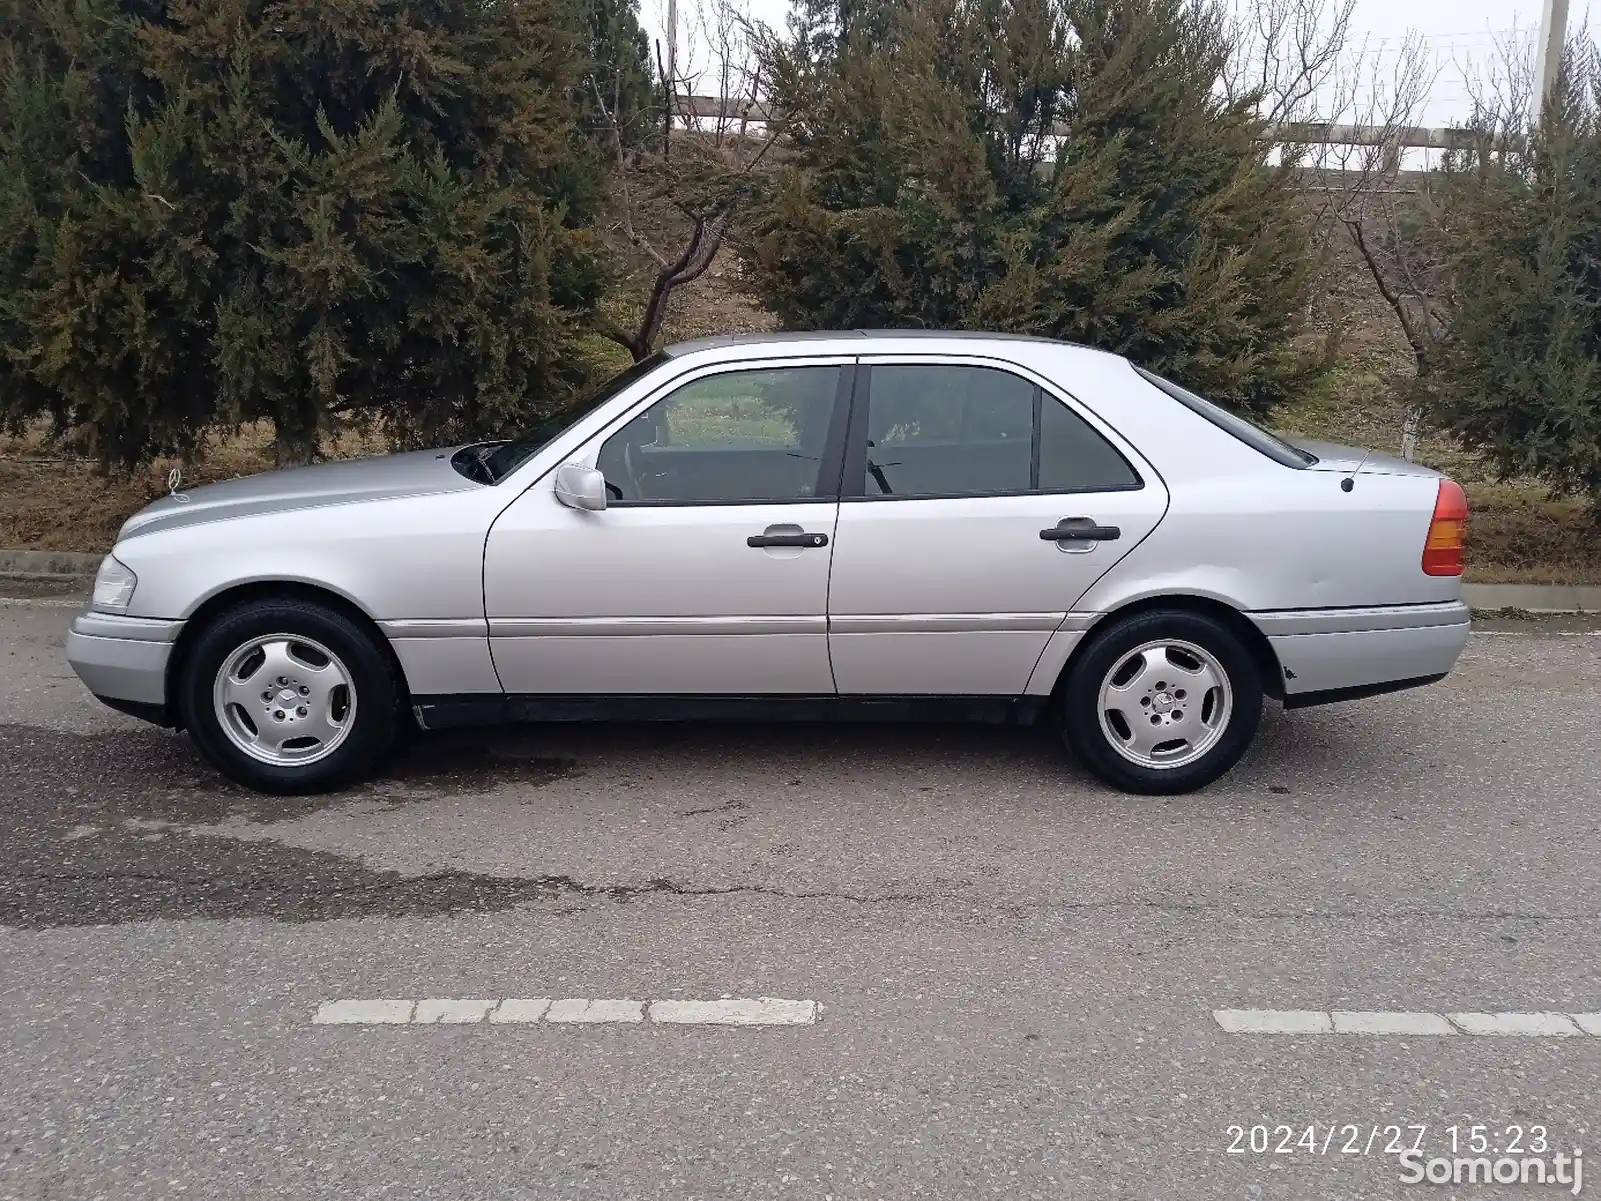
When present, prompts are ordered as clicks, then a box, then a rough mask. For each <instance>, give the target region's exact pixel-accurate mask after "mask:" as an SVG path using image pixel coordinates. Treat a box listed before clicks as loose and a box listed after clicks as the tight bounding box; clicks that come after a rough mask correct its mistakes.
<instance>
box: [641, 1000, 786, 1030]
mask: <svg viewBox="0 0 1601 1201" xmlns="http://www.w3.org/2000/svg"><path fill="white" fill-rule="evenodd" d="M650 1020H651V1021H653V1022H671V1023H674V1024H675V1025H681V1026H810V1025H811V1024H812V1023H813V1022H815V1021H816V1020H817V1003H816V1002H815V1001H784V1000H780V999H779V998H778V997H739V998H737V999H734V1000H727V1001H652V1002H651V1003H650Z"/></svg>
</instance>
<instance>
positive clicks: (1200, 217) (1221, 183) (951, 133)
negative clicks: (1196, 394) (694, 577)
mask: <svg viewBox="0 0 1601 1201" xmlns="http://www.w3.org/2000/svg"><path fill="white" fill-rule="evenodd" d="M1228 54H1229V47H1228V45H1227V39H1226V37H1225V36H1224V33H1223V27H1222V23H1221V20H1220V18H1219V16H1218V14H1217V12H1216V11H1215V10H1213V9H1211V8H1208V7H1206V6H1204V5H1198V4H1195V3H1193V2H1191V0H838V3H837V4H830V3H829V0H809V3H808V4H807V5H806V6H804V7H803V9H802V10H801V11H800V12H799V13H798V14H797V17H796V19H795V20H794V21H792V23H791V26H790V36H789V37H787V38H785V39H782V40H779V41H776V42H770V43H769V44H768V45H767V47H766V53H765V57H766V59H767V62H766V69H767V70H766V73H767V77H768V79H769V81H770V84H771V87H772V90H773V93H774V101H775V108H776V109H777V110H778V111H779V112H780V113H782V114H784V128H785V131H786V132H787V133H788V134H789V135H790V136H791V138H792V139H793V147H794V153H793V155H792V156H791V158H790V159H789V162H788V170H786V171H785V172H784V173H783V174H782V176H781V178H780V179H779V180H778V181H777V183H776V185H775V187H774V189H773V191H772V194H771V195H770V197H769V199H768V202H767V204H766V207H765V210H764V212H763V213H762V215H761V217H760V219H759V220H758V221H757V222H756V228H755V231H754V239H753V242H754V256H753V257H754V260H755V267H756V277H757V281H756V282H757V287H758V289H759V291H760V293H761V295H762V296H763V298H764V300H765V301H766V303H767V304H768V305H769V307H771V308H773V309H774V310H776V311H777V312H778V313H779V314H780V316H781V317H782V318H783V319H784V321H785V322H786V323H788V324H790V325H794V326H826V327H843V328H851V327H859V326H882V327H929V328H984V329H991V330H1001V331H1011V332H1022V333H1031V334H1041V335H1046V336H1050V337H1055V338H1061V339H1066V340H1071V341H1078V342H1084V343H1088V344H1091V345H1094V346H1099V347H1102V348H1105V349H1109V350H1115V351H1118V352H1120V353H1124V354H1128V355H1130V356H1131V357H1133V358H1134V359H1136V360H1137V361H1139V362H1141V363H1143V364H1146V365H1149V366H1151V367H1152V368H1154V369H1156V370H1158V371H1161V372H1164V373H1168V374H1171V375H1173V376H1174V377H1175V378H1177V379H1178V380H1180V381H1182V382H1183V383H1185V384H1187V385H1188V386H1190V387H1193V388H1196V389H1197V390H1199V391H1202V392H1205V393H1207V394H1209V395H1210V396H1212V397H1214V398H1216V399H1217V400H1219V401H1220V402H1223V403H1226V404H1230V405H1233V406H1235V407H1237V408H1241V409H1244V410H1248V411H1253V412H1257V413H1262V412H1265V411H1267V410H1269V409H1271V408H1272V406H1273V405H1275V404H1276V403H1278V402H1280V401H1283V400H1285V399H1287V398H1288V397H1290V396H1292V395H1294V394H1295V393H1296V391H1297V390H1299V389H1301V388H1302V387H1304V386H1305V385H1306V384H1307V383H1308V382H1309V380H1310V379H1311V377H1313V376H1314V375H1315V374H1316V373H1317V372H1318V371H1319V370H1321V368H1322V366H1323V357H1322V356H1321V355H1320V354H1319V353H1316V352H1310V353H1309V352H1307V351H1305V350H1303V349H1299V348H1298V346H1297V341H1296V339H1297V335H1298V333H1300V331H1301V325H1302V321H1303V319H1304V315H1305V313H1306V312H1307V307H1308V306H1307V300H1308V296H1309V292H1310V288H1311V285H1312V282H1313V276H1314V272H1315V269H1316V265H1317V264H1316V261H1315V258H1314V256H1312V255H1311V254H1310V253H1309V252H1308V239H1307V228H1306V224H1307V222H1306V215H1305V210H1304V208H1303V206H1302V205H1301V203H1300V201H1299V199H1298V196H1297V193H1296V187H1295V180H1294V177H1293V164H1282V165H1276V166H1270V165H1269V154H1270V152H1271V150H1272V138H1271V135H1270V131H1269V130H1268V129H1267V128H1266V126H1265V124H1264V122H1263V121H1261V120H1260V119H1259V117H1258V116H1257V115H1256V113H1255V105H1254V98H1253V97H1249V96H1247V97H1243V98H1240V99H1238V100H1235V101H1229V100H1226V99H1224V98H1223V92H1222V89H1221V88H1220V87H1219V86H1218V85H1219V79H1220V76H1221V75H1222V73H1223V71H1224V68H1225V66H1226V63H1227V61H1228Z"/></svg>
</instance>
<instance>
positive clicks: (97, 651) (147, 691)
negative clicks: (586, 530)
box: [67, 613, 183, 725]
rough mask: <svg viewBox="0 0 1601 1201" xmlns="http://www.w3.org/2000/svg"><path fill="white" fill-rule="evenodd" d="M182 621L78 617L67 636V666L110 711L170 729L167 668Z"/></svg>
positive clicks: (108, 616)
mask: <svg viewBox="0 0 1601 1201" xmlns="http://www.w3.org/2000/svg"><path fill="white" fill-rule="evenodd" d="M182 629H183V622H181V621H156V620H152V619H150V618H145V617H114V616H112V615H110V614H106V613H81V614H79V615H78V617H76V618H75V619H74V620H73V623H72V628H71V629H70V630H69V631H68V632H67V662H68V663H70V664H71V665H72V670H73V671H75V672H77V673H78V678H79V679H80V680H82V681H83V682H84V684H85V685H86V686H87V687H88V689H89V691H90V692H92V693H94V694H95V696H97V697H99V698H100V699H101V700H102V701H104V702H105V703H106V704H108V705H110V706H111V707H112V708H113V709H117V710H119V711H120V712H123V713H131V714H133V715H134V716H135V717H141V718H143V719H145V720H146V721H153V722H156V723H157V724H158V725H171V724H172V717H171V713H170V710H169V707H168V704H167V663H168V661H169V660H170V659H171V658H172V648H173V643H174V642H176V641H177V638H178V634H179V631H181V630H182Z"/></svg>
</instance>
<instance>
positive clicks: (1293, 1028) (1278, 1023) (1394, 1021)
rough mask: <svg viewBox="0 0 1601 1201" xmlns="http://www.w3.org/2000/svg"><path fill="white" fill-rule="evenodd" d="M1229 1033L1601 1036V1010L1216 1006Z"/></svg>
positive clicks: (1215, 1016) (1216, 1018)
mask: <svg viewBox="0 0 1601 1201" xmlns="http://www.w3.org/2000/svg"><path fill="white" fill-rule="evenodd" d="M1212 1019H1213V1020H1214V1021H1215V1022H1217V1024H1218V1025H1219V1026H1221V1027H1222V1028H1223V1030H1224V1031H1225V1032H1226V1033H1228V1034H1377V1035H1399V1036H1402V1037H1407V1036H1412V1037H1417V1036H1423V1037H1433V1036H1439V1035H1446V1036H1451V1037H1454V1036H1456V1035H1459V1034H1467V1035H1478V1036H1485V1037H1494V1036H1498V1035H1499V1036H1502V1037H1506V1036H1512V1037H1523V1038H1563V1037H1571V1036H1573V1035H1585V1034H1593V1035H1596V1036H1598V1037H1601V1013H1401V1012H1389V1013H1367V1012H1361V1011H1358V1010H1350V1009H1335V1010H1332V1011H1329V1012H1323V1011H1322V1010H1316V1009H1214V1010H1213V1011H1212Z"/></svg>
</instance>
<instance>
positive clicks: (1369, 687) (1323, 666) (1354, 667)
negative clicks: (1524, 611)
mask: <svg viewBox="0 0 1601 1201" xmlns="http://www.w3.org/2000/svg"><path fill="white" fill-rule="evenodd" d="M1250 616H1251V618H1252V620H1253V621H1255V622H1256V624H1257V626H1258V628H1260V629H1261V630H1262V632H1263V633H1264V634H1266V635H1267V638H1268V642H1269V643H1270V644H1271V645H1272V647H1273V652H1274V654H1276V655H1277V656H1278V660H1279V665H1280V666H1281V667H1282V668H1283V669H1284V704H1285V707H1286V708H1290V709H1299V708H1305V707H1306V706H1309V705H1321V704H1328V703H1330V702H1332V701H1343V700H1354V699H1356V698H1357V697H1363V696H1374V695H1377V694H1379V693H1383V692H1394V691H1397V690H1399V689H1402V688H1412V687H1416V686H1418V685H1421V684H1432V683H1434V682H1435V681H1437V680H1439V679H1441V678H1442V677H1444V676H1445V675H1447V674H1448V673H1449V672H1450V671H1451V669H1452V668H1453V667H1455V666H1456V661H1457V659H1458V657H1460V656H1461V654H1462V649H1463V648H1464V647H1465V646H1467V644H1468V635H1469V633H1470V632H1471V630H1472V626H1471V623H1470V621H1469V613H1468V607H1467V606H1466V605H1465V604H1462V603H1461V602H1460V601H1449V602H1442V603H1440V604H1431V605H1387V606H1383V607H1380V608H1364V609H1301V610H1286V611H1281V612H1276V613H1252V614H1251V615H1250Z"/></svg>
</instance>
